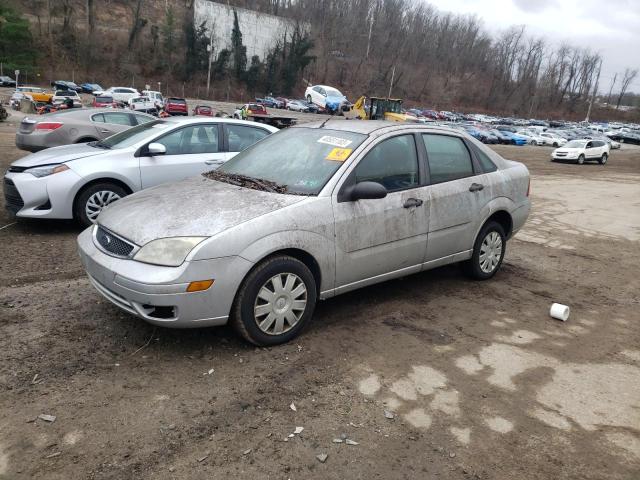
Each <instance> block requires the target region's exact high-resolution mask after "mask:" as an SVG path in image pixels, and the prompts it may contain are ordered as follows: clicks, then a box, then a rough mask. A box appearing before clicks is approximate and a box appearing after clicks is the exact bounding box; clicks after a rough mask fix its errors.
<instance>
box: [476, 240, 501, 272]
mask: <svg viewBox="0 0 640 480" xmlns="http://www.w3.org/2000/svg"><path fill="white" fill-rule="evenodd" d="M501 256H502V237H501V236H500V235H499V234H498V232H495V231H494V232H489V233H488V234H487V236H486V237H484V240H483V241H482V245H481V246H480V270H482V271H483V272H484V273H491V272H493V271H494V270H495V269H496V267H497V266H498V263H499V262H500V257H501Z"/></svg>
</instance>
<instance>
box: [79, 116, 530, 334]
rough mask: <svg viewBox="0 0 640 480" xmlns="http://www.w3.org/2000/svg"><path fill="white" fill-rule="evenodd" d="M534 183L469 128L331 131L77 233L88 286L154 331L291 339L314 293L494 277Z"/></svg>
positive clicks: (286, 140)
mask: <svg viewBox="0 0 640 480" xmlns="http://www.w3.org/2000/svg"><path fill="white" fill-rule="evenodd" d="M529 209H530V202H529V173H528V170H527V168H526V167H525V166H524V165H522V164H521V163H517V162H512V161H508V160H505V159H503V158H502V157H500V156H499V155H497V154H496V153H494V152H493V151H491V150H489V149H488V148H486V147H485V146H483V145H482V144H480V143H479V142H477V141H475V140H474V139H472V138H471V137H469V136H468V135H466V134H465V133H462V132H460V131H457V130H451V129H448V128H444V127H427V126H425V125H417V124H412V125H403V124H398V123H391V122H377V121H366V122H346V121H335V120H333V121H328V122H323V123H315V124H306V125H303V126H300V127H294V128H289V129H286V130H283V131H281V132H278V133H276V134H275V135H271V136H269V137H267V138H265V139H264V140H262V141H261V142H260V143H258V144H256V145H254V146H253V147H250V148H249V149H247V150H245V151H244V152H242V153H240V154H238V155H237V156H236V157H234V158H233V159H231V160H230V161H228V162H227V163H225V164H224V165H223V166H222V167H220V168H219V169H218V170H216V171H213V172H209V173H206V174H204V175H202V176H199V177H194V178H191V179H188V180H185V181H182V182H178V183H172V184H166V185H163V186H160V187H156V188H154V189H150V190H147V191H144V192H140V193H137V194H134V195H132V196H130V197H129V198H126V199H124V200H122V201H120V202H117V203H115V204H113V205H110V206H109V207H107V208H106V209H104V210H103V212H102V213H101V214H100V216H99V217H98V222H97V225H95V226H94V227H91V228H89V229H87V230H85V231H84V232H83V233H82V234H81V235H80V236H79V238H78V243H79V247H80V255H81V258H82V262H83V264H84V267H85V268H86V271H87V273H88V275H89V278H90V280H91V282H92V283H93V285H94V286H95V288H96V289H97V290H98V291H99V292H100V293H101V294H102V295H104V296H105V297H106V298H107V299H108V300H110V301H111V302H113V303H114V304H115V305H117V306H118V307H120V308H122V309H124V310H126V311H127V312H129V313H131V314H134V315H137V316H138V317H141V318H143V319H145V320H146V321H148V322H151V323H153V324H156V325H162V326H167V327H200V326H206V325H222V324H225V323H227V322H230V323H232V324H233V326H234V327H235V328H236V329H237V330H238V332H239V333H240V334H241V335H242V336H244V337H245V338H246V339H247V340H248V341H250V342H253V343H255V344H257V345H272V344H276V343H280V342H286V341H288V340H290V339H292V338H294V337H295V336H296V335H298V334H299V333H300V332H301V330H302V329H303V328H304V327H305V325H307V324H308V323H309V320H310V319H311V317H312V315H313V311H314V308H315V305H316V301H317V300H318V299H327V298H331V297H333V296H335V295H338V294H341V293H344V292H348V291H350V290H354V289H357V288H360V287H364V286H367V285H371V284H374V283H377V282H381V281H384V280H388V279H392V278H397V277H402V276H405V275H409V274H412V273H417V272H420V271H423V270H428V269H431V268H434V267H437V266H440V265H445V264H448V263H453V262H462V263H463V264H464V268H465V270H466V271H467V272H468V273H469V274H470V275H471V276H473V277H475V278H477V279H488V278H491V277H492V276H493V275H494V274H495V273H496V272H497V271H498V269H499V268H500V265H501V263H502V259H503V257H504V254H505V248H506V242H507V239H509V238H510V237H511V236H512V235H513V234H514V233H515V232H517V231H518V229H519V228H520V227H521V226H522V225H523V224H524V222H525V220H526V218H527V216H528V214H529Z"/></svg>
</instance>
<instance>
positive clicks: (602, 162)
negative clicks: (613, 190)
mask: <svg viewBox="0 0 640 480" xmlns="http://www.w3.org/2000/svg"><path fill="white" fill-rule="evenodd" d="M608 159H609V155H607V154H606V153H603V154H602V156H601V157H600V158H599V159H598V163H599V164H600V165H605V164H606V163H607V160H608Z"/></svg>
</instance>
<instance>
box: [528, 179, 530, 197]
mask: <svg viewBox="0 0 640 480" xmlns="http://www.w3.org/2000/svg"><path fill="white" fill-rule="evenodd" d="M530 193H531V179H529V185H527V197H528V196H529V194H530Z"/></svg>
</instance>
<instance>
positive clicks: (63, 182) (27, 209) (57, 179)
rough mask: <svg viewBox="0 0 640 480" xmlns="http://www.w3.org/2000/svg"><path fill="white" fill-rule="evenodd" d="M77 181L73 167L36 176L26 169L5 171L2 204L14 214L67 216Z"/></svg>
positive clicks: (39, 216) (54, 217)
mask: <svg viewBox="0 0 640 480" xmlns="http://www.w3.org/2000/svg"><path fill="white" fill-rule="evenodd" d="M81 181H82V177H80V176H79V175H78V174H77V173H75V172H74V171H73V170H65V171H64V172H60V173H54V174H53V175H49V176H46V177H40V178H37V177H34V176H33V175H31V174H30V173H27V172H19V173H18V172H7V173H6V174H5V177H4V194H5V207H6V208H7V210H9V211H10V212H11V213H13V214H14V215H16V216H17V217H26V218H52V219H71V218H73V199H74V196H75V194H76V192H77V191H78V188H79V185H80V183H81Z"/></svg>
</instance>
